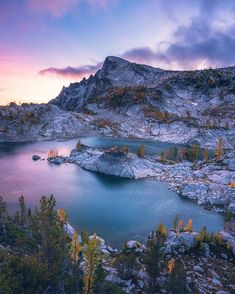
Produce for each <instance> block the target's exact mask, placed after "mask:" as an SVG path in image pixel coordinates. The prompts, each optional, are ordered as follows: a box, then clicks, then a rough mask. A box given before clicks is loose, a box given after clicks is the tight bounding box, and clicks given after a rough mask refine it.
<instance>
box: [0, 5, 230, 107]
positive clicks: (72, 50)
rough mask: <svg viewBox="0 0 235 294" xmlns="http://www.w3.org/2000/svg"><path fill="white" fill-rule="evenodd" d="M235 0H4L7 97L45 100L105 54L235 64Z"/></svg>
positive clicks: (159, 62) (0, 57)
mask: <svg viewBox="0 0 235 294" xmlns="http://www.w3.org/2000/svg"><path fill="white" fill-rule="evenodd" d="M234 14H235V3H234V1H233V0H214V1H211V0H192V1H187V0H175V1H171V0H63V1H61V0H53V1H51V0H40V1H38V0H11V1H1V2H0V105H5V104H7V103H9V102H10V101H16V102H17V103H18V102H36V103H46V102H48V101H49V100H50V99H53V98H55V97H56V96H57V95H58V94H59V92H60V91H61V89H62V87H63V86H64V85H65V86H68V85H69V84H70V83H71V82H75V81H79V80H81V79H82V78H83V77H84V76H85V77H88V76H89V75H90V74H91V73H95V72H96V71H97V69H98V68H99V67H100V66H101V64H102V62H103V61H104V59H105V57H106V56H109V55H116V56H120V57H122V58H126V59H127V60H130V61H135V62H139V63H144V64H149V65H152V66H156V67H161V68H163V69H182V70H183V69H201V68H206V67H222V66H229V65H233V64H235V56H234V54H233V51H234V50H235V37H234V36H235V34H234V32H235V22H234V21H233V19H235V15H234Z"/></svg>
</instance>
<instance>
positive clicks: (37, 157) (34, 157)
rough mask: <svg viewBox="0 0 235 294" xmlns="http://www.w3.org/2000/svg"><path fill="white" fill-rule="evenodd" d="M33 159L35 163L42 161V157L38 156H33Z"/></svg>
mask: <svg viewBox="0 0 235 294" xmlns="http://www.w3.org/2000/svg"><path fill="white" fill-rule="evenodd" d="M32 159H33V160H34V161H36V160H39V159H41V157H40V156H38V155H33V156H32Z"/></svg>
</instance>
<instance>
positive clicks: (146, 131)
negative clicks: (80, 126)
mask: <svg viewBox="0 0 235 294" xmlns="http://www.w3.org/2000/svg"><path fill="white" fill-rule="evenodd" d="M234 77H235V68H234V67H231V68H222V69H208V70H202V71H185V72H183V71H164V70H161V69H158V68H153V67H150V66H146V65H140V64H135V63H130V62H128V61H126V60H123V59H121V58H117V57H107V58H106V60H105V62H104V64H103V67H102V68H101V69H100V70H99V71H98V72H97V73H96V74H95V75H94V76H91V77H90V78H88V79H83V80H82V81H81V82H80V83H73V84H70V86H69V87H64V88H63V90H62V91H61V93H60V94H59V95H58V97H57V98H55V99H53V100H52V101H51V102H50V103H51V104H55V105H58V106H59V107H61V108H63V109H66V110H76V111H79V112H83V111H84V112H88V113H93V114H94V116H95V118H94V121H93V124H94V127H95V126H96V125H97V129H98V130H99V131H100V132H101V133H102V132H103V134H105V135H111V136H115V135H118V136H121V137H123V136H126V137H127V136H133V137H143V138H153V139H159V140H162V141H170V142H178V143H188V144H193V143H195V142H197V143H199V144H201V145H203V146H205V145H206V146H208V147H215V144H216V140H217V139H218V138H223V140H224V144H225V146H226V147H227V148H233V147H234V146H235V139H234V138H235V136H234V122H235V120H234V110H235V90H234V89H235V79H234ZM99 122H100V123H99Z"/></svg>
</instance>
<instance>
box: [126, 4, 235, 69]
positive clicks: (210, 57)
mask: <svg viewBox="0 0 235 294" xmlns="http://www.w3.org/2000/svg"><path fill="white" fill-rule="evenodd" d="M200 3H201V5H200V6H199V9H198V13H197V15H196V16H194V17H193V18H192V19H191V20H190V22H189V23H188V24H187V25H184V26H179V27H178V28H177V29H176V30H175V32H174V34H173V37H172V39H173V40H174V41H173V42H170V43H165V46H164V49H161V44H158V46H157V48H155V49H152V48H149V47H138V48H132V49H130V50H128V51H126V52H124V53H123V54H122V57H124V58H127V59H129V60H132V61H136V62H144V63H145V62H146V63H151V64H157V63H160V64H165V65H166V66H168V67H171V66H175V65H177V66H178V67H179V68H182V69H193V68H198V67H199V68H200V67H209V66H229V65H233V64H235V55H234V54H233V52H234V51H235V22H233V21H231V20H233V19H234V18H235V3H234V1H231V0H224V1H223V3H222V1H218V0H214V1H211V0H203V1H201V2H200ZM225 3H226V5H225Z"/></svg>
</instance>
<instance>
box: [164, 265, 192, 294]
mask: <svg viewBox="0 0 235 294" xmlns="http://www.w3.org/2000/svg"><path fill="white" fill-rule="evenodd" d="M173 264H174V266H173ZM170 265H171V267H170V269H171V271H169V280H168V282H167V285H166V288H167V293H177V294H178V293H179V294H186V293H188V292H187V287H186V270H185V268H184V264H183V262H182V261H181V260H176V261H172V262H171V264H170Z"/></svg>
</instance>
